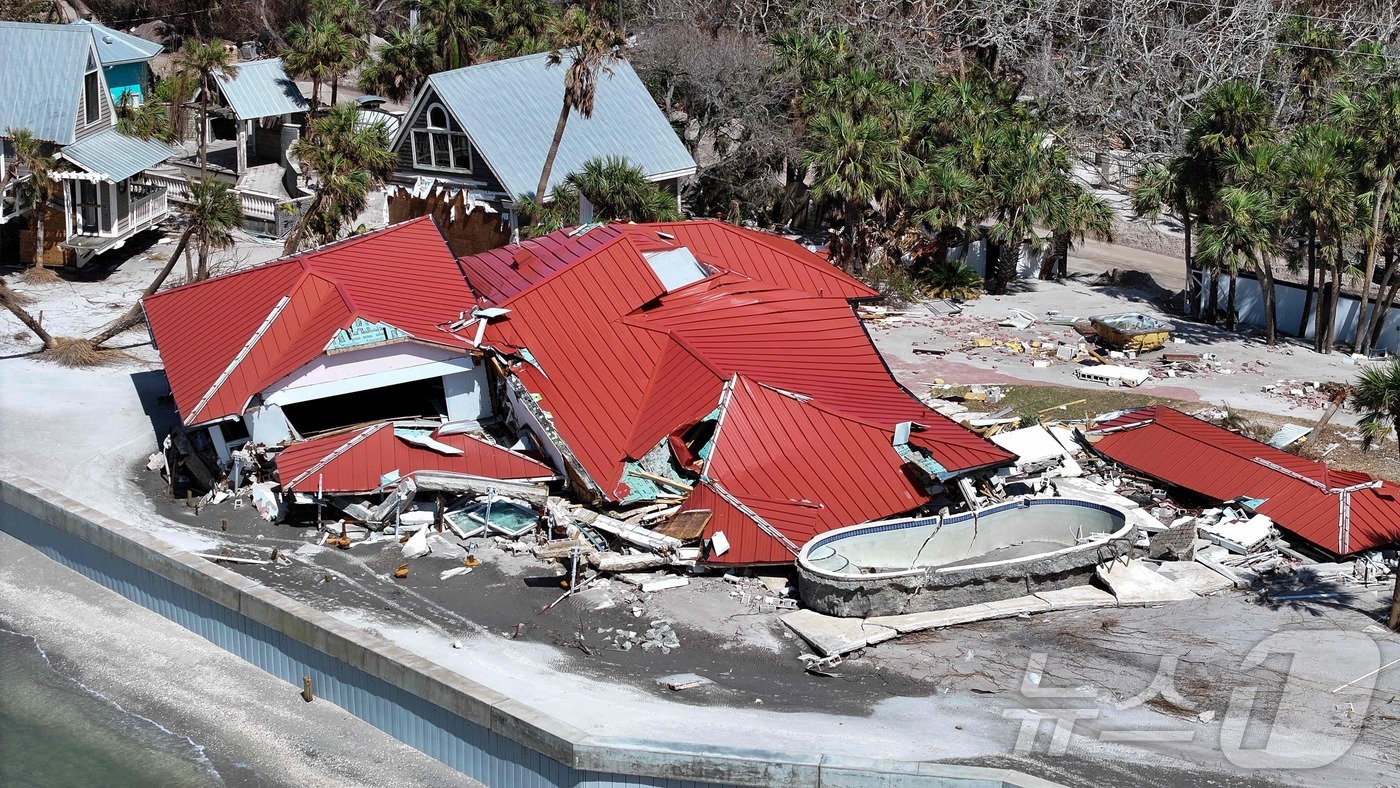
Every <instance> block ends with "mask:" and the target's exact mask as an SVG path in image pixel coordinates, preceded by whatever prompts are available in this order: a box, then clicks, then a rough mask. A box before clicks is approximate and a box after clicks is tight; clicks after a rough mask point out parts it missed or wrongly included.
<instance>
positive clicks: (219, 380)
mask: <svg viewBox="0 0 1400 788" xmlns="http://www.w3.org/2000/svg"><path fill="white" fill-rule="evenodd" d="M144 305H145V309H146V316H147V319H148V321H149V323H150V327H151V336H152V337H153V338H154V339H155V342H156V346H157V347H158V348H159V349H160V354H161V359H162V360H163V361H164V362H165V374H166V378H167V379H168V380H169V382H170V390H171V393H172V394H174V396H175V403H176V405H177V406H178V407H179V410H180V413H181V416H182V417H183V419H184V421H185V423H186V424H189V425H194V424H203V423H207V422H212V421H217V420H219V419H222V418H226V417H228V416H235V415H239V414H241V413H242V412H243V410H244V408H246V407H247V404H248V400H249V398H250V397H252V395H254V394H256V393H258V392H259V391H261V390H263V389H264V388H266V387H267V386H269V385H271V384H272V383H275V382H276V381H277V380H279V379H280V378H282V377H283V376H285V375H287V374H289V373H291V372H293V371H295V370H296V369H298V368H299V367H301V366H302V365H304V364H306V363H308V362H310V361H311V360H313V359H314V358H316V357H317V356H318V355H320V354H321V353H322V352H323V351H324V349H325V347H326V344H327V343H328V342H329V341H330V339H331V338H332V337H333V336H334V334H335V332H336V331H338V330H340V329H342V328H345V327H347V326H349V325H350V323H352V322H353V321H354V319H355V318H357V317H360V318H364V319H365V320H367V321H369V322H371V323H387V324H389V325H392V326H394V327H395V328H397V329H399V330H400V331H403V332H406V333H407V334H409V335H410V336H411V337H413V338H414V339H416V340H419V341H423V342H430V343H433V344H440V345H447V346H452V347H460V348H462V349H463V350H464V351H465V350H468V349H469V348H470V343H469V342H468V341H466V340H465V339H463V338H460V337H457V336H455V335H453V334H450V333H448V332H447V331H445V330H443V329H441V328H439V326H440V325H443V324H446V323H449V322H452V321H454V320H456V319H457V318H458V317H459V316H460V314H461V313H462V312H463V311H470V310H471V308H472V306H473V305H475V298H474V296H473V294H472V292H471V289H470V288H469V287H468V286H467V283H466V280H465V279H464V278H463V277H462V273H461V270H460V269H459V268H458V267H457V265H456V262H455V260H454V259H453V257H452V253H451V250H450V249H449V248H448V246H447V243H446V242H445V241H444V240H443V238H442V235H441V234H440V233H439V232H438V230H437V226H436V225H435V224H434V223H433V221H432V219H431V218H429V217H424V218H422V219H415V220H413V221H409V222H404V223H402V224H399V225H395V226H393V227H389V228H386V229H384V230H379V231H377V232H373V233H368V234H366V235H361V236H356V237H354V238H351V239H348V240H345V241H341V242H339V243H335V244H331V245H329V246H324V247H321V248H319V249H316V250H313V251H310V252H306V253H304V254H301V255H297V256H294V257H289V258H286V259H283V260H279V261H276V262H273V263H269V264H267V265H263V266H259V267H257V268H251V269H247V270H244V271H239V272H237V273H233V274H228V275H226V276H220V277H216V278H213V279H208V280H205V281H203V282H196V283H193V284H188V285H185V286H183V287H177V288H174V289H172V290H167V291H165V292H163V293H157V294H155V295H152V296H148V297H147V298H146V299H145V301H144Z"/></svg>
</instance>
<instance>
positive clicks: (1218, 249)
mask: <svg viewBox="0 0 1400 788" xmlns="http://www.w3.org/2000/svg"><path fill="white" fill-rule="evenodd" d="M1219 207H1220V211H1219V217H1218V219H1213V220H1212V221H1209V222H1207V223H1206V224H1205V226H1203V227H1202V228H1201V251H1200V256H1201V258H1202V259H1203V260H1205V261H1206V262H1208V263H1211V264H1212V265H1214V266H1215V267H1216V268H1217V269H1220V270H1226V271H1228V272H1229V274H1230V289H1229V295H1228V300H1227V301H1226V313H1225V327H1226V328H1227V329H1230V330H1233V329H1234V328H1235V317H1236V315H1235V292H1236V282H1237V278H1238V276H1239V271H1240V267H1241V266H1242V265H1244V264H1249V265H1250V266H1251V267H1253V268H1254V270H1255V271H1256V273H1258V275H1259V288H1260V292H1261V294H1262V298H1263V301H1264V335H1265V341H1266V342H1268V344H1270V345H1272V344H1274V342H1275V340H1276V339H1277V335H1278V330H1277V324H1276V310H1275V306H1274V277H1273V267H1272V266H1271V265H1270V263H1269V255H1270V254H1271V253H1272V252H1273V251H1274V250H1275V249H1276V248H1277V232H1278V210H1277V209H1276V208H1275V207H1274V205H1273V200H1272V198H1271V197H1270V195H1269V194H1267V193H1265V192H1262V191H1253V190H1250V189H1243V188H1240V187H1237V186H1226V187H1225V188H1223V189H1221V191H1220V206H1219Z"/></svg>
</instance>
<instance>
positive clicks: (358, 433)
mask: <svg viewBox="0 0 1400 788" xmlns="http://www.w3.org/2000/svg"><path fill="white" fill-rule="evenodd" d="M394 429H395V426H394V424H393V423H391V422H381V423H379V424H373V425H370V426H369V427H366V428H364V429H359V430H354V431H351V432H339V433H334V434H331V435H323V436H321V437H319V438H314V439H312V440H308V441H300V442H297V443H293V444H291V445H290V446H288V447H287V448H285V449H283V450H282V451H281V452H278V454H277V476H278V478H279V479H281V481H282V489H283V490H284V491H286V492H298V491H299V492H304V493H314V492H316V491H317V490H318V489H320V490H324V491H325V492H328V493H365V492H371V491H373V490H376V489H378V488H379V486H380V485H379V479H380V477H381V476H383V475H384V474H386V473H389V472H392V471H395V470H397V471H398V472H399V475H400V476H408V475H409V474H412V473H416V472H418V471H438V472H442V473H451V474H461V475H466V476H479V477H483V478H487V479H507V480H516V481H521V480H540V479H553V478H555V476H556V474H555V472H554V470H553V469H552V468H550V467H549V466H548V465H545V464H544V463H541V462H539V461H537V460H534V459H531V458H529V457H526V456H525V455H523V454H518V453H516V452H513V451H510V450H508V449H503V448H501V447H499V446H496V445H494V444H491V443H487V442H486V441H483V440H480V439H478V438H474V437H472V436H470V435H465V434H460V435H440V434H438V433H436V432H434V433H432V438H433V440H435V441H437V442H439V443H442V444H445V445H447V446H451V447H453V448H455V449H458V450H460V451H461V454H445V453H443V452H441V451H436V450H434V449H430V448H426V447H423V446H419V445H415V444H413V443H409V442H408V441H407V440H405V439H404V438H402V437H400V436H398V435H395V434H394Z"/></svg>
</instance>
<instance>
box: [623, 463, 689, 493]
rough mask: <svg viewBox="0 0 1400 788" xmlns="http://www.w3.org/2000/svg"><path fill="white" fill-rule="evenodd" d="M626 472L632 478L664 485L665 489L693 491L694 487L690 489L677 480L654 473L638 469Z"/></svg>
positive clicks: (687, 485)
mask: <svg viewBox="0 0 1400 788" xmlns="http://www.w3.org/2000/svg"><path fill="white" fill-rule="evenodd" d="M627 472H628V473H629V474H631V475H633V476H636V477H638V478H642V479H648V480H650V481H653V482H656V483H657V484H664V485H666V486H667V487H672V488H675V489H677V490H685V491H686V492H691V491H692V490H694V489H695V488H694V487H692V486H691V485H689V484H686V483H685V482H683V481H679V480H677V479H672V478H670V477H667V476H662V475H660V474H656V473H649V472H647V471H644V470H641V469H640V468H638V469H636V470H633V469H631V468H629V469H628V470H627Z"/></svg>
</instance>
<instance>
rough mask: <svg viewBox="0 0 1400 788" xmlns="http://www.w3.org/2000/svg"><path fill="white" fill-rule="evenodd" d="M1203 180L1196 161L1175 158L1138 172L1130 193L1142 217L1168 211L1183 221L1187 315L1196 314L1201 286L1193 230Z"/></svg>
mask: <svg viewBox="0 0 1400 788" xmlns="http://www.w3.org/2000/svg"><path fill="white" fill-rule="evenodd" d="M1204 180H1205V179H1204V173H1202V172H1201V168H1200V167H1199V166H1198V162H1197V161H1196V160H1195V159H1194V158H1192V157H1190V156H1174V157H1172V158H1171V159H1169V160H1168V161H1167V162H1166V163H1164V164H1163V163H1159V164H1151V165H1148V166H1147V167H1144V168H1143V169H1142V170H1141V171H1139V173H1138V176H1137V179H1136V180H1135V181H1134V183H1133V186H1132V191H1131V196H1132V203H1133V211H1134V212H1135V213H1137V214H1138V215H1139V216H1145V217H1147V218H1149V219H1154V220H1155V219H1157V218H1158V217H1160V216H1161V215H1162V213H1163V208H1165V209H1166V213H1168V214H1170V215H1171V216H1174V217H1175V218H1176V219H1177V220H1178V221H1180V222H1181V230H1182V235H1183V236H1184V239H1183V248H1184V249H1185V258H1186V290H1185V293H1184V299H1185V304H1184V307H1185V308H1184V310H1183V311H1184V312H1185V313H1186V314H1187V315H1194V314H1195V313H1196V301H1197V297H1198V294H1197V285H1198V283H1197V280H1196V262H1195V249H1194V246H1193V242H1194V239H1193V238H1192V230H1193V229H1194V225H1195V220H1196V216H1197V215H1198V214H1199V212H1200V206H1201V203H1202V201H1203V200H1202V196H1201V193H1202V191H1203V190H1204V186H1205V184H1204ZM1212 292H1214V290H1212Z"/></svg>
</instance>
